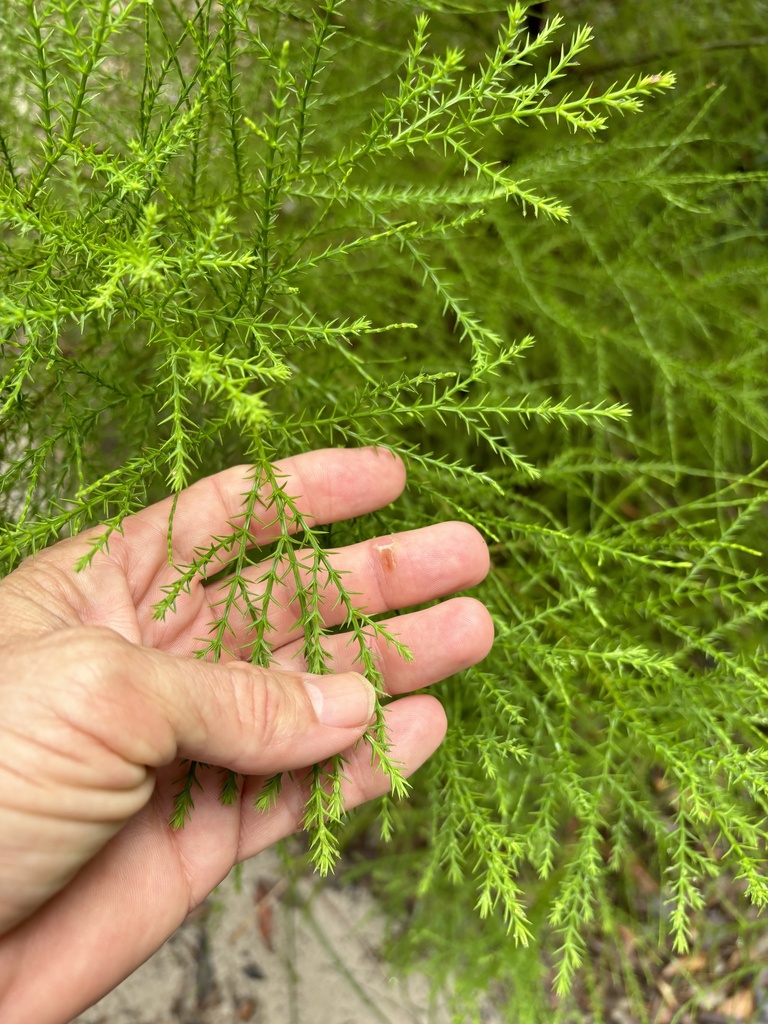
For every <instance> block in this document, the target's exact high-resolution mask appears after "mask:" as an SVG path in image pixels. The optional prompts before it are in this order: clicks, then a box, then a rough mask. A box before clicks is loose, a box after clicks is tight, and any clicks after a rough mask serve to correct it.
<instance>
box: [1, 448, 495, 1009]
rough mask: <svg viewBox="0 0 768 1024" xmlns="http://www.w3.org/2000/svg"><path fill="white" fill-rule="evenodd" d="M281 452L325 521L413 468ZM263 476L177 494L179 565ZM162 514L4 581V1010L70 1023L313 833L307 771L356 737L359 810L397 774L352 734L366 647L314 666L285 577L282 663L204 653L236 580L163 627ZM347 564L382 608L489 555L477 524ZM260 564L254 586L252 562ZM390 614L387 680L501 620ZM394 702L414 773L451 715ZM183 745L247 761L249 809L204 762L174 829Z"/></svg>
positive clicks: (446, 607) (408, 537) (442, 606)
mask: <svg viewBox="0 0 768 1024" xmlns="http://www.w3.org/2000/svg"><path fill="white" fill-rule="evenodd" d="M277 468H278V470H279V473H280V474H281V479H282V480H283V481H284V483H283V485H284V486H285V489H286V491H287V492H288V493H289V494H291V495H293V496H295V497H296V498H297V501H298V506H299V508H300V510H301V512H302V514H303V515H305V516H306V517H307V518H308V520H309V521H310V522H311V523H332V522H337V521H340V520H343V519H348V518H351V517H354V516H359V515H362V514H364V513H366V512H369V511H372V510H374V509H376V508H380V507H382V506H383V505H385V504H388V503H389V502H391V501H393V500H394V499H395V498H397V496H398V495H399V494H400V492H401V490H402V488H403V486H404V483H405V475H404V469H403V466H402V465H401V463H400V462H399V461H398V460H397V459H395V458H394V457H393V456H392V455H391V454H389V453H387V452H384V451H374V450H372V449H362V450H332V449H329V450H325V451H318V452H311V453H307V454H304V455H299V456H294V457H292V458H289V459H286V460H284V461H283V462H281V463H278V464H277ZM249 486H250V481H249V467H247V466H241V467H236V468H233V469H230V470H227V471H225V472H223V473H219V474H217V475H216V476H213V477H209V478H207V479H205V480H202V481H200V482H199V483H197V484H195V485H194V486H192V487H191V488H189V489H188V490H187V491H185V492H184V493H183V494H182V495H181V497H180V499H179V502H178V506H177V510H176V514H175V519H174V533H173V537H174V552H173V560H174V563H175V564H177V565H184V564H187V563H189V562H190V560H191V559H192V558H193V557H194V552H195V549H197V548H200V547H204V546H206V545H207V544H208V543H209V542H210V538H211V537H212V536H217V535H221V534H224V533H226V532H228V529H230V528H231V527H230V524H231V523H232V522H235V521H237V517H238V514H239V513H240V510H241V508H242V500H243V497H242V496H243V494H244V492H245V491H247V490H248V489H249ZM268 504H269V499H268V495H265V506H268ZM169 510H170V502H169V501H165V502H161V503H159V504H158V505H155V506H152V507H150V508H147V509H145V510H144V511H142V512H140V513H138V514H137V515H134V516H132V517H131V518H130V519H128V520H127V521H126V523H125V530H124V533H123V534H122V535H116V536H114V537H113V538H112V540H111V542H110V545H109V550H108V551H107V552H104V553H102V554H99V555H97V556H96V558H95V560H94V562H93V564H92V566H91V567H90V568H88V569H86V570H85V571H83V572H80V573H76V572H75V571H74V568H73V567H74V565H75V563H76V562H77V560H78V558H80V557H81V556H82V555H83V554H84V553H85V552H86V551H88V550H89V548H90V543H91V542H92V540H93V538H94V536H96V535H98V531H89V532H87V533H84V534H81V535H79V536H77V537H74V538H72V539H69V540H66V541H62V542H60V543H59V544H56V545H54V546H53V547H51V548H49V549H48V550H46V551H44V552H42V553H41V554H39V555H38V556H36V557H35V558H32V559H29V560H28V561H27V562H25V563H24V564H23V565H22V566H20V567H19V569H17V570H16V571H15V572H14V573H12V574H11V575H10V576H8V577H6V578H5V579H4V580H2V581H0V622H2V625H3V631H2V636H1V637H0V1020H2V1021H3V1022H4V1024H30V1022H34V1024H60V1022H64V1021H67V1020H69V1019H70V1018H71V1017H72V1016H74V1015H76V1014H77V1013H78V1012H80V1011H81V1010H82V1009H84V1008H85V1007H87V1006H88V1005H90V1004H91V1003H92V1002H94V1001H95V1000H97V999H98V998H99V997H101V996H102V995H103V994H104V993H106V992H107V991H109V990H110V989H111V988H112V987H114V986H115V985H116V984H117V983H118V982H119V981H120V980H121V979H122V978H124V977H125V976H126V975H128V974H129V973H130V972H131V971H132V970H134V969H135V968H136V967H137V966H138V965H139V964H141V963H142V962H143V961H144V960H145V959H146V958H147V957H148V956H150V955H151V954H152V953H153V952H154V951H155V950H156V949H157V948H158V947H159V946H160V945H161V944H162V943H163V942H164V941H165V940H166V939H167V938H168V937H169V936H170V935H171V933H172V932H173V931H174V930H175V929H176V928H177V927H178V926H179V924H181V922H182V921H183V920H184V918H185V917H186V915H187V914H188V913H189V911H190V910H191V909H192V908H193V907H195V906H196V905H197V904H198V903H199V902H200V901H201V900H203V899H204V898H205V897H206V896H207V895H208V894H209V893H210V891H211V890H212V889H213V888H214V887H215V886H216V885H217V884H218V883H219V882H220V881H221V880H222V879H223V878H224V877H225V876H226V875H227V874H228V872H229V871H230V870H231V868H232V866H233V865H234V864H236V863H238V862H239V861H241V860H243V859H245V858H246V857H252V856H253V855H254V854H256V853H258V852H259V851H261V850H263V849H265V848H266V847H268V846H269V845H271V844H272V843H274V842H276V841H277V840H278V839H280V838H282V837H284V836H286V835H288V834H290V833H291V832H293V831H295V830H296V829H297V828H298V827H300V824H301V819H302V808H303V801H304V790H303V788H302V781H301V780H302V777H303V773H302V772H301V771H299V770H298V769H301V768H303V767H305V766H307V765H309V764H312V763H314V762H316V761H318V760H322V759H324V758H327V757H329V756H331V755H332V754H334V753H339V752H342V751H344V752H345V754H346V756H347V757H348V758H349V762H350V763H349V766H348V770H347V776H348V781H347V783H346V788H345V800H346V803H347V806H350V807H351V806H354V805H355V804H359V803H361V802H362V801H365V800H369V799H371V798H372V797H375V796H377V795H379V794H381V793H382V792H383V791H385V790H386V788H387V785H386V780H385V778H384V776H383V775H382V773H381V772H380V771H378V772H377V771H376V769H375V766H372V765H371V761H370V753H369V751H368V750H367V748H366V747H365V745H364V744H360V745H359V746H358V745H357V741H358V740H359V739H360V737H361V736H362V734H363V733H364V731H365V729H366V727H367V725H368V724H369V722H370V719H371V710H372V703H371V694H372V691H371V690H370V687H369V686H368V684H366V683H365V682H364V681H363V680H362V679H360V678H359V677H358V676H354V675H352V676H344V675H343V674H345V673H350V672H352V673H354V672H355V671H356V670H357V669H359V667H360V666H359V665H358V664H356V662H355V647H354V645H350V644H349V643H348V638H347V637H345V636H344V635H336V636H334V637H332V638H329V641H328V646H329V651H330V654H331V656H332V668H333V670H334V672H336V673H340V674H341V675H338V676H336V675H334V676H324V677H322V679H319V678H317V677H310V676H308V675H307V673H306V671H305V669H306V666H305V665H303V664H302V662H301V630H300V629H299V628H298V626H297V618H298V611H297V608H296V602H295V601H292V594H291V593H290V591H289V590H288V589H287V584H285V588H284V592H281V593H280V595H279V602H277V603H276V604H275V605H272V606H271V607H272V611H271V613H270V614H271V626H272V630H271V632H270V633H269V637H270V642H271V643H272V645H273V649H274V665H273V666H272V667H271V668H270V669H269V670H265V669H259V668H255V667H253V666H251V665H249V664H247V663H245V662H241V661H238V660H237V659H236V657H234V656H233V657H232V658H231V659H230V660H226V659H225V660H223V661H222V662H221V663H219V664H217V665H214V664H212V663H210V662H206V661H201V660H199V659H195V658H194V657H192V655H193V652H194V651H195V649H196V647H199V644H200V642H199V638H201V637H205V636H206V635H208V633H209V629H210V625H211V623H212V622H213V621H214V620H215V619H216V617H217V614H218V613H219V606H218V605H217V601H218V599H219V597H220V596H221V591H222V587H226V578H225V579H223V580H221V579H219V580H217V581H216V582H210V583H208V582H205V581H203V580H198V581H196V583H195V584H194V585H193V586H192V588H191V590H190V593H189V594H185V595H183V596H182V597H181V598H180V599H179V601H178V603H177V607H176V611H175V613H173V614H170V615H168V616H167V617H166V621H155V620H154V619H153V617H152V607H153V605H154V604H155V603H156V602H157V601H158V600H159V599H160V598H161V597H162V593H163V592H162V589H161V588H162V587H163V586H164V585H165V584H167V583H169V582H171V581H172V580H173V578H174V576H175V570H174V569H173V568H172V567H171V566H170V565H169V561H168V552H167V538H166V534H167V524H168V515H169ZM249 529H250V533H251V535H252V537H253V542H254V545H258V544H259V543H264V542H265V541H268V540H269V539H270V536H273V535H274V524H272V525H270V518H269V515H268V514H267V512H266V511H265V512H264V516H263V519H260V518H259V515H258V511H257V514H256V515H255V516H254V518H253V521H252V522H251V524H250V527H249ZM332 561H333V563H334V565H335V567H336V568H338V569H341V570H343V571H344V572H345V573H346V574H347V575H346V576H345V577H344V579H345V584H346V586H347V587H348V589H349V590H350V591H353V592H355V593H356V594H358V595H359V597H358V598H357V600H358V601H359V603H360V605H361V606H363V607H365V608H366V610H367V611H369V612H370V613H382V612H387V611H395V610H397V609H401V608H407V607H408V606H411V605H416V604H422V603H424V602H428V601H431V600H432V599H435V598H440V597H444V596H446V595H450V594H451V593H454V592H455V591H457V590H461V589H464V588H466V587H470V586H472V585H474V584H476V583H478V582H479V581H480V580H481V579H482V578H483V577H484V576H485V574H486V572H487V569H488V553H487V549H486V547H485V544H484V542H483V540H482V539H481V537H480V536H479V535H478V534H477V533H476V531H475V530H473V529H472V528H471V527H470V526H467V525H466V524H462V523H440V524H436V525H433V526H430V527H427V528H425V529H422V530H416V531H412V532H410V533H403V534H398V535H396V536H393V537H387V538H379V539H375V540H370V541H365V542H363V543H360V544H355V545H351V546H349V547H347V548H343V549H340V550H336V551H334V552H333V553H332ZM222 568H225V567H223V566H222ZM247 572H248V576H249V579H250V581H251V583H252V588H253V596H254V598H255V599H256V600H257V601H258V593H259V589H260V586H261V584H260V582H259V579H258V577H259V575H260V571H259V568H258V566H254V567H251V568H249V569H248V570H247ZM323 609H324V618H325V622H326V624H327V625H334V624H338V623H339V622H340V620H341V618H342V617H343V616H342V612H341V611H340V609H339V608H338V607H337V606H336V604H335V600H334V594H333V593H331V592H329V593H328V594H327V595H326V599H325V600H324V605H323ZM233 625H234V634H235V635H234V636H233V637H232V638H231V641H232V642H231V643H230V644H229V646H230V648H231V649H232V650H234V651H235V654H237V652H238V651H240V652H241V653H242V654H243V656H246V655H245V652H246V649H247V627H248V622H247V621H246V619H245V618H243V620H242V621H241V622H238V623H233ZM389 628H390V630H391V631H392V632H393V633H394V634H395V635H397V636H398V638H399V639H400V640H402V641H403V642H404V643H405V644H406V645H407V646H408V647H409V648H410V649H411V651H412V653H413V654H414V660H413V662H411V663H408V662H406V661H404V660H403V659H402V658H401V657H400V656H399V655H398V654H397V653H396V652H395V651H393V650H392V649H391V648H390V649H388V648H387V647H386V646H381V647H380V648H379V649H377V650H376V651H375V653H376V656H377V657H378V659H379V664H380V666H381V669H382V672H383V676H384V679H385V684H386V687H387V689H388V691H389V692H390V693H391V694H394V695H400V694H405V693H409V692H410V691H413V690H418V689H420V688H422V687H425V686H427V685H428V684H430V683H433V682H435V681H437V680H439V679H442V678H445V677H446V676H448V675H451V674H452V673H454V672H457V671H459V670H461V669H463V668H466V667H467V666H469V665H471V664H473V663H474V662H476V661H478V660H479V659H481V658H482V657H484V656H485V654H486V653H487V651H488V649H489V647H490V644H491V641H492V633H493V629H492V625H491V620H490V616H489V615H488V612H487V611H486V609H485V608H484V607H483V606H482V605H481V604H480V603H479V602H477V601H475V600H473V599H471V598H453V599H450V600H446V601H444V602H442V603H439V604H435V605H433V606H431V607H429V608H427V609H425V610H422V611H419V612H415V613H406V614H403V615H400V616H398V617H396V618H393V619H392V621H391V622H390V623H389ZM307 683H310V685H309V686H307V685H306V684H307ZM321 707H322V709H323V710H322V712H321V711H320V710H319V709H320V708H321ZM386 715H387V721H388V729H389V736H390V740H391V743H392V746H393V753H392V756H393V758H394V759H395V760H396V761H398V762H400V763H401V764H402V765H403V766H404V771H405V773H406V774H410V773H411V772H413V771H414V770H415V769H416V768H418V766H419V765H420V764H422V762H423V761H424V760H425V759H426V758H427V757H429V755H430V754H431V753H432V752H433V751H434V750H435V748H436V747H437V746H438V745H439V743H440V742H441V740H442V738H443V735H444V731H445V717H444V714H443V710H442V708H441V706H440V704H439V703H438V702H437V701H436V700H435V699H434V698H432V697H430V696H428V695H426V694H413V695H411V696H408V697H405V698H403V699H400V700H397V701H395V702H393V703H392V704H390V705H389V706H388V708H387V710H386ZM319 716H320V717H319ZM321 718H325V719H326V720H327V721H326V723H324V722H323V721H321ZM328 722H330V723H331V724H327V723H328ZM185 757H186V758H190V759H195V760H199V761H203V762H206V763H209V764H211V765H216V766H223V767H227V768H231V769H233V770H235V771H237V772H238V773H240V774H241V782H240V794H239V799H238V800H237V802H236V803H235V805H234V806H222V805H221V803H220V802H219V799H218V783H219V773H218V771H216V770H215V769H213V768H212V769H210V770H206V771H204V772H203V773H202V776H201V779H202V781H203V784H204V785H203V790H202V792H197V793H196V794H195V811H194V813H193V815H192V819H191V822H190V823H189V824H187V826H186V827H185V828H184V829H183V830H180V831H172V830H171V829H169V827H168V825H167V822H168V818H169V815H170V812H171V808H172V797H173V793H174V791H175V789H174V781H175V780H176V779H178V777H179V774H180V773H181V771H182V769H181V768H180V766H179V759H180V758H185ZM294 769H295V770H296V771H295V774H294V776H293V777H292V780H289V781H287V782H286V784H285V785H284V787H283V790H282V793H281V795H280V798H279V800H278V801H277V804H276V806H274V808H273V809H272V810H270V811H268V812H259V811H257V810H255V809H254V806H253V804H254V796H255V794H256V793H257V792H258V790H259V787H260V785H261V783H262V781H263V779H264V777H266V776H269V775H272V774H274V773H275V772H279V771H288V770H294Z"/></svg>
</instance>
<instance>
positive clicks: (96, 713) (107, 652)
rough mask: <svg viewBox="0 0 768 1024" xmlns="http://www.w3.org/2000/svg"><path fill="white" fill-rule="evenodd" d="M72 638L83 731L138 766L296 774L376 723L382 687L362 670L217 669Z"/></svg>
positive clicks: (109, 637)
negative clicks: (191, 764) (84, 682)
mask: <svg viewBox="0 0 768 1024" xmlns="http://www.w3.org/2000/svg"><path fill="white" fill-rule="evenodd" d="M73 632H74V633H75V634H77V636H76V637H75V638H74V642H75V645H76V646H81V648H82V649H81V652H80V654H79V656H78V655H77V652H71V651H70V654H72V653H75V660H76V663H78V664H80V665H86V666H87V677H88V680H89V681H90V686H89V687H88V691H89V692H88V694H87V701H86V706H87V709H88V710H89V715H90V718H91V720H90V721H89V722H87V723H84V725H85V726H86V727H87V729H88V731H89V732H90V733H91V734H93V733H94V732H98V733H100V734H101V738H102V740H103V742H105V743H106V744H108V746H109V747H110V748H111V749H112V750H114V751H115V752H117V753H119V754H120V755H121V756H122V757H124V758H125V759H126V760H129V761H132V762H133V763H134V764H140V765H147V766H150V767H153V768H157V767H160V766H162V765H164V764H169V763H170V762H171V761H173V760H174V758H176V757H186V758H190V759H192V760H196V761H205V762H208V763H210V764H215V765H218V766H221V767H226V768H231V769H233V770H235V771H238V772H242V773H244V774H249V775H264V774H272V773H275V772H281V771H290V770H291V769H295V768H301V767H304V766H306V765H309V764H314V763H315V762H316V761H322V760H324V759H326V758H328V757H330V756H331V755H333V754H336V753H339V752H340V751H341V750H343V749H344V748H345V747H347V746H349V745H350V744H352V743H354V742H355V741H356V740H357V739H359V738H360V736H362V735H363V733H364V732H365V730H366V729H367V727H368V726H369V725H370V723H371V720H372V717H373V712H374V703H375V693H374V689H373V687H372V686H371V684H370V683H369V682H368V681H367V680H366V679H365V678H364V677H363V676H360V675H357V674H356V673H354V672H351V673H344V674H339V675H327V676H317V675H311V674H308V673H304V672H283V671H277V670H273V669H268V668H258V667H256V666H254V665H250V664H246V663H244V662H230V663H227V664H213V663H212V662H206V661H200V660H197V659H194V658H189V657H182V656H179V655H174V654H169V653H166V652H164V651H158V650H155V649H153V648H147V647H140V646H137V645H135V644H131V643H129V642H128V641H126V640H124V639H123V638H122V637H120V636H118V635H117V634H116V633H113V632H112V631H111V630H104V629H92V628H88V629H78V630H75V631H73ZM70 663H71V662H70Z"/></svg>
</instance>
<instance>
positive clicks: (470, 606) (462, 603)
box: [450, 597, 496, 671]
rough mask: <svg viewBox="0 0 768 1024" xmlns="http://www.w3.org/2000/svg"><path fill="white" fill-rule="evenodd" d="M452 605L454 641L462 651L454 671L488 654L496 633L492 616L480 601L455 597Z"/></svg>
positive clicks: (474, 663) (473, 663)
mask: <svg viewBox="0 0 768 1024" xmlns="http://www.w3.org/2000/svg"><path fill="white" fill-rule="evenodd" d="M450 604H452V605H453V608H452V609H451V610H452V614H453V615H454V616H455V619H454V627H453V628H454V630H455V636H454V641H455V644H456V647H457V649H458V650H459V651H461V652H463V657H462V658H461V666H460V668H457V669H456V671H461V669H464V668H469V666H470V665H476V664H477V662H479V661H482V660H483V659H484V658H486V657H487V656H488V654H489V653H490V651H491V648H492V647H493V641H494V637H495V633H496V629H495V626H494V624H493V618H492V616H491V613H490V612H489V611H488V609H487V608H486V606H485V605H484V604H483V602H482V601H478V600H477V598H475V597H457V598H454V600H453V601H452V602H450Z"/></svg>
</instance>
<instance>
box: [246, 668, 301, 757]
mask: <svg viewBox="0 0 768 1024" xmlns="http://www.w3.org/2000/svg"><path fill="white" fill-rule="evenodd" d="M230 674H231V678H232V697H233V701H234V713H235V714H236V716H237V720H238V723H239V726H240V729H241V732H242V735H243V737H244V738H247V741H248V744H249V745H252V744H253V743H254V742H255V743H256V744H257V745H258V747H259V748H260V749H261V750H269V749H274V748H277V747H282V746H284V745H285V743H286V742H287V740H288V738H289V737H290V736H291V734H292V733H293V732H294V730H295V726H296V724H297V721H298V718H299V706H298V705H299V702H298V699H297V697H298V695H297V693H296V688H295V686H294V685H292V682H293V680H292V677H291V676H290V675H289V674H288V673H285V676H284V678H283V677H282V676H281V675H278V674H277V673H275V672H271V671H267V670H265V669H261V668H258V667H256V666H254V665H246V664H243V663H237V662H235V663H233V664H232V665H231V666H230Z"/></svg>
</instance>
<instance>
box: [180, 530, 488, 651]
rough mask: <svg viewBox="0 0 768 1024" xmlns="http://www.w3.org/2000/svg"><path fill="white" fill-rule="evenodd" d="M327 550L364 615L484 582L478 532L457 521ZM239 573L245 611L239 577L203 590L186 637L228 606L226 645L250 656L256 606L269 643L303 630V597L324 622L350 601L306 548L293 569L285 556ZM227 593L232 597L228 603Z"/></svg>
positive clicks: (338, 618)
mask: <svg viewBox="0 0 768 1024" xmlns="http://www.w3.org/2000/svg"><path fill="white" fill-rule="evenodd" d="M327 554H328V560H329V563H330V564H331V566H332V567H333V570H334V572H335V573H338V574H340V579H341V581H342V586H343V588H344V590H345V591H346V592H347V594H349V595H351V600H352V601H353V603H354V606H355V608H358V609H360V610H362V611H365V612H366V613H367V614H369V615H377V614H379V613H381V612H386V611H393V610H395V609H400V608H407V607H409V606H411V605H416V604H422V603H423V602H426V601H432V600H435V599H436V598H440V597H444V596H446V595H448V594H452V593H454V592H455V591H457V590H463V589H465V588H467V587H472V586H475V585H476V584H477V583H479V582H480V581H481V580H482V579H484V577H485V575H486V573H487V572H488V565H489V558H488V549H487V547H486V544H485V541H484V540H483V538H482V537H481V535H480V534H479V533H478V531H477V530H475V529H474V528H473V527H472V526H469V525H468V524H466V523H460V522H448V523H438V524H435V525H434V526H428V527H424V528H423V529H419V530H409V531H406V532H404V533H398V534H393V535H391V536H388V537H377V538H375V539H372V540H366V541H362V542H361V543H359V544H352V545H349V546H348V547H345V548H340V549H339V550H336V551H329V552H328V553H327ZM242 576H243V579H244V580H245V583H246V587H247V592H248V604H249V605H250V608H248V607H245V602H244V601H243V600H242V599H240V598H238V597H237V595H236V593H235V592H233V584H235V583H236V581H235V580H234V579H233V578H232V577H227V578H225V579H223V580H220V581H218V582H216V583H211V584H209V585H208V586H206V587H205V595H206V598H207V600H206V606H205V607H204V608H202V609H201V612H200V614H199V615H198V617H197V619H196V620H195V622H194V623H193V624H192V626H191V627H190V630H189V634H188V635H189V637H190V639H191V638H195V637H196V638H200V637H201V636H204V635H205V633H206V632H210V631H211V629H212V628H215V627H216V625H217V624H218V623H219V621H220V619H221V616H222V614H224V613H225V610H226V614H227V616H228V630H229V633H228V635H227V637H226V648H227V649H228V650H229V651H231V652H232V654H233V655H234V656H235V657H241V658H243V657H248V655H249V651H250V643H251V641H252V639H253V625H254V609H255V612H256V615H257V616H265V617H266V621H265V622H264V623H263V625H264V627H265V632H264V635H265V637H266V638H268V642H269V644H270V646H271V647H272V648H273V649H275V648H279V647H283V646H284V645H285V644H287V643H291V642H292V641H294V640H296V639H298V638H299V637H301V636H303V634H304V627H303V623H302V607H301V605H302V601H301V600H300V596H303V597H304V598H306V597H309V598H310V600H311V601H312V602H314V601H315V600H316V601H317V605H318V610H319V613H320V615H321V617H322V622H323V625H324V626H325V627H333V626H338V625H341V624H342V623H343V622H344V621H345V620H346V619H347V616H348V606H347V604H346V603H345V601H344V599H343V595H341V594H340V593H339V588H338V586H337V584H336V582H335V581H333V580H332V579H329V578H328V573H327V571H326V570H324V569H323V568H322V567H320V568H319V569H318V568H317V567H316V566H315V567H313V564H312V555H311V553H310V552H297V553H296V561H295V563H294V566H293V567H292V566H291V565H290V564H289V563H288V561H287V560H285V559H282V560H280V561H278V562H277V563H276V564H275V563H274V561H273V560H270V559H268V560H264V561H262V562H260V563H259V564H258V565H254V566H249V567H248V568H246V569H245V570H244V572H243V574H242ZM270 577H271V579H272V586H271V591H270V593H269V598H268V599H267V597H266V594H267V590H268V584H269V581H270ZM314 577H316V579H315V578H314ZM312 589H314V593H312ZM302 590H303V595H302ZM230 596H234V600H231V601H229V602H228V601H227V598H228V597H230Z"/></svg>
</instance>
